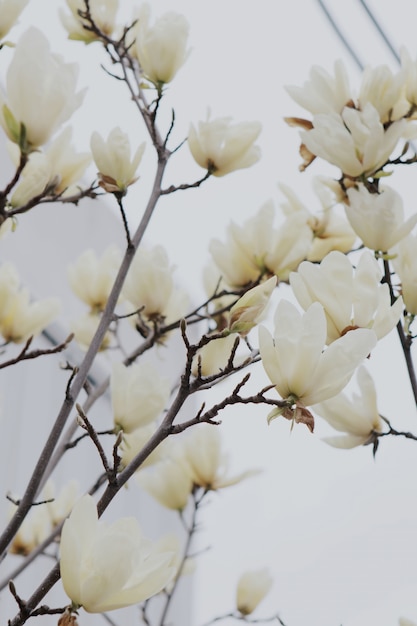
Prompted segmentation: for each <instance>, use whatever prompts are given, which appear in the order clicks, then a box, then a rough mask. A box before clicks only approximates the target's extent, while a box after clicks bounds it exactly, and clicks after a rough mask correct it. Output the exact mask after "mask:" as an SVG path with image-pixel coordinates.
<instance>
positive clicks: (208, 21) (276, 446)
mask: <svg viewBox="0 0 417 626" xmlns="http://www.w3.org/2000/svg"><path fill="white" fill-rule="evenodd" d="M63 4H64V2H62V1H60V0H57V1H56V2H54V3H50V2H45V0H31V3H30V6H29V7H28V8H27V9H26V11H25V13H24V14H23V16H22V19H21V25H20V26H19V27H18V28H17V29H16V31H14V32H13V35H14V33H18V32H20V31H21V30H23V29H24V28H25V27H26V25H27V24H28V23H33V24H36V25H38V26H39V27H40V28H42V29H43V30H44V32H46V33H47V34H48V36H50V39H51V41H52V46H53V48H54V50H62V53H63V54H64V55H65V57H66V58H67V59H68V60H71V59H74V60H77V59H78V60H80V59H82V61H81V65H82V67H81V84H86V85H89V92H88V94H87V96H86V101H85V107H84V108H83V109H82V110H81V111H80V112H79V113H77V114H76V115H75V116H74V118H73V122H74V126H75V125H76V124H77V125H78V126H77V128H78V129H77V130H76V138H77V142H78V143H79V146H80V149H82V148H85V149H87V148H88V144H89V137H90V134H91V132H92V131H93V130H98V131H100V132H102V133H103V134H107V133H108V131H109V130H110V129H111V128H112V127H114V126H117V125H120V126H121V127H122V129H124V130H129V132H131V141H132V144H133V145H135V142H141V141H142V140H143V139H144V131H143V128H142V126H141V123H140V121H139V120H138V119H137V117H136V115H135V112H134V111H133V106H132V105H131V103H129V102H128V99H127V97H124V98H123V95H125V94H123V93H122V92H123V90H122V86H121V85H119V84H115V83H114V82H112V81H111V79H110V78H108V77H105V76H103V78H102V79H100V80H96V78H95V73H94V72H93V67H94V65H93V64H94V63H95V62H96V61H97V59H101V60H103V59H102V57H101V56H100V55H99V54H98V50H97V48H96V46H89V47H88V48H84V47H83V46H82V45H81V44H76V43H73V42H69V43H68V42H66V41H64V42H63V31H62V29H61V27H60V26H59V24H58V23H56V22H55V14H54V11H55V8H57V7H58V6H62V5H63ZM327 4H328V6H329V9H330V10H331V11H332V12H333V14H334V17H335V18H336V19H337V21H338V23H339V25H340V26H341V27H342V29H343V31H344V34H345V35H346V36H347V37H348V38H349V40H350V42H351V44H352V45H353V46H354V47H355V49H356V51H357V53H358V55H359V56H360V57H361V58H362V59H363V60H364V62H365V63H368V62H369V63H371V64H378V63H389V64H391V66H392V67H394V66H395V64H394V63H393V62H392V59H391V57H390V54H389V52H388V51H387V49H386V48H385V47H384V45H383V43H382V42H381V40H380V39H379V38H378V36H377V35H376V34H375V32H374V31H373V30H372V25H371V23H370V22H369V20H368V18H367V17H366V15H365V13H364V11H363V9H362V8H361V6H360V3H359V2H354V1H353V0H350V2H345V3H342V2H340V1H338V0H332V1H330V0H329V1H328V2H327ZM121 5H122V7H123V10H124V11H125V14H126V15H128V16H130V13H131V7H132V6H133V5H134V3H133V2H131V1H130V0H121ZM369 5H370V7H371V8H372V9H373V10H374V11H375V12H376V13H375V14H376V15H377V17H378V18H379V19H380V21H381V23H382V24H383V26H384V27H385V28H386V31H387V33H388V34H389V36H390V37H391V39H392V41H393V43H394V44H396V45H397V46H400V45H402V44H404V45H406V46H407V47H408V49H409V51H410V53H411V54H412V55H413V56H415V55H416V53H417V49H416V44H415V41H416V40H415V23H416V17H417V9H416V7H415V4H414V3H412V2H411V1H407V0H397V1H396V2H395V3H394V2H388V0H380V1H377V0H374V1H373V2H369ZM152 8H153V15H159V14H161V13H162V12H164V11H166V10H168V9H172V10H175V11H178V12H182V13H184V14H185V15H186V16H187V18H188V19H189V21H190V23H191V35H190V45H191V47H192V53H191V55H190V58H189V60H188V62H187V65H186V66H185V67H184V68H183V69H182V70H181V72H180V73H179V75H178V77H177V79H176V80H175V81H174V83H173V85H172V86H171V87H170V89H169V92H168V96H167V98H166V106H167V111H168V113H169V108H170V107H174V108H175V112H176V119H177V121H178V124H177V126H176V132H175V137H176V138H177V140H178V141H180V140H182V139H183V138H184V136H185V135H186V133H187V129H188V125H189V122H190V121H194V122H196V121H198V120H199V119H202V118H203V117H205V114H206V109H207V106H210V107H211V108H212V111H213V116H223V115H232V116H233V117H234V118H235V119H236V121H244V120H252V119H259V120H261V121H262V123H263V133H262V136H261V139H260V144H261V146H262V152H263V159H262V161H261V162H260V163H259V164H258V165H256V166H255V167H253V168H251V169H250V170H244V171H242V172H237V173H234V174H231V175H230V176H227V177H225V178H223V179H216V180H210V181H208V183H207V184H206V185H205V186H204V188H200V189H199V190H191V191H188V192H186V193H177V194H175V196H171V197H169V198H167V199H164V200H163V201H162V202H161V205H160V207H159V208H158V210H157V213H156V214H155V216H154V218H153V220H152V223H151V227H150V229H149V234H148V237H149V240H150V241H152V242H153V243H157V242H158V243H163V245H165V247H166V248H167V249H168V251H169V254H170V257H171V259H172V260H173V262H175V263H176V265H177V267H178V270H177V273H178V277H179V280H180V282H181V283H182V284H183V285H184V286H186V287H187V288H188V289H192V290H193V294H194V297H196V298H198V297H199V296H200V295H201V294H202V289H201V285H200V282H201V270H202V267H203V266H204V265H205V263H206V262H207V260H208V258H209V256H208V252H206V250H207V246H208V242H209V240H210V238H211V237H213V236H216V237H219V238H220V239H224V237H225V234H224V233H225V228H226V226H227V224H228V223H229V221H230V220H231V219H233V220H235V221H237V222H239V221H240V220H244V219H247V218H248V217H250V216H251V215H253V214H254V213H255V212H256V211H257V209H258V208H259V207H260V206H261V204H262V203H263V202H265V201H266V200H267V199H269V198H272V199H273V200H274V202H275V204H276V206H278V204H279V201H280V196H279V192H278V190H277V187H276V185H277V182H279V181H282V182H285V183H286V184H288V185H290V186H292V187H293V188H295V189H296V190H297V192H298V193H299V195H300V196H301V197H302V198H304V199H305V201H306V203H307V204H308V205H309V207H310V208H312V209H313V210H314V209H318V208H319V207H318V204H317V201H316V199H315V197H314V195H313V194H312V191H311V186H310V183H311V179H312V176H313V175H316V174H322V173H324V168H322V167H321V166H319V165H318V164H313V166H312V168H311V173H310V172H306V173H304V174H302V175H301V174H300V173H299V172H298V169H297V168H298V163H299V157H298V138H297V132H296V131H295V130H294V129H289V128H288V127H287V126H286V125H285V123H284V122H283V120H282V118H283V116H284V115H291V114H293V115H297V114H298V115H299V114H300V113H301V110H300V109H299V108H298V107H297V106H296V105H294V104H292V101H291V100H290V98H289V97H288V96H287V94H286V92H285V91H284V89H283V85H285V84H296V85H301V84H302V83H303V82H304V81H305V80H306V79H307V76H308V72H309V69H310V65H311V64H318V65H323V66H324V67H326V69H328V70H331V68H332V66H333V62H334V60H335V59H336V58H339V57H342V58H344V59H345V61H346V64H347V67H348V68H349V71H350V74H351V77H352V84H353V85H358V83H359V78H358V77H359V75H358V73H357V71H356V67H355V66H354V64H353V63H352V61H351V59H350V58H349V57H348V56H347V54H346V52H345V50H344V48H343V47H342V46H341V45H340V42H339V41H338V40H337V38H336V36H335V34H334V33H333V31H332V30H331V29H330V27H329V25H328V23H327V21H326V19H325V18H324V16H323V14H322V13H321V11H320V9H319V6H318V3H317V2H315V1H313V0H294V1H293V2H289V1H287V2H285V3H284V2H282V1H280V0H258V2H256V3H255V2H250V1H248V0H244V1H242V0H211V2H202V1H201V0H193V1H191V0H177V2H175V3H172V2H170V1H169V0H165V1H164V0H154V1H153V2H152ZM55 23H56V26H54V24H55ZM52 26H53V29H52V30H51V27H52ZM2 54H3V53H2ZM81 55H82V56H81ZM97 71H98V70H97ZM119 92H120V97H119ZM152 159H153V155H152V151H151V148H150V146H148V148H147V151H146V155H145V158H144V164H143V170H142V177H141V180H140V181H139V182H138V183H137V185H136V186H135V190H134V192H132V195H131V196H130V195H129V197H128V213H129V218H130V220H131V223H132V224H134V223H135V222H136V221H137V219H138V216H139V215H140V212H141V211H142V209H143V206H144V203H145V202H146V198H147V192H148V190H149V185H150V183H149V177H148V173H149V174H150V173H151V171H152V169H151V168H152ZM93 172H94V170H92V173H93ZM200 176H201V170H200V169H199V168H198V167H197V166H195V165H194V164H193V162H192V160H191V158H190V157H189V155H188V153H187V148H184V149H183V150H182V151H181V153H180V154H179V155H178V157H177V158H176V159H175V161H173V163H172V166H171V168H170V170H169V172H168V176H167V179H166V183H167V185H168V184H170V183H171V182H176V183H183V182H192V181H193V180H195V179H196V178H198V177H200ZM411 176H412V173H411V171H410V172H406V173H405V176H404V175H401V177H400V176H399V175H397V176H395V177H394V179H395V180H393V181H389V182H390V183H391V182H392V183H393V184H394V182H395V181H400V182H401V181H402V179H403V178H404V179H405V178H407V179H408V180H411ZM411 190H413V188H412V187H411V186H409V187H408V189H406V190H405V197H406V198H407V200H408V203H409V204H407V206H408V210H414V206H413V203H414V202H413V199H414V194H412V193H411ZM98 228H99V226H98ZM106 246H107V241H103V246H102V249H104V248H105V247H106ZM391 339H393V340H392V341H391ZM391 346H392V347H391ZM387 354H388V358H387ZM369 367H370V369H371V371H372V372H375V373H376V374H377V376H378V378H377V384H378V388H379V391H380V396H379V397H380V410H381V412H382V413H383V414H385V415H387V416H388V417H389V418H390V419H392V421H393V424H394V425H395V426H397V427H398V428H404V429H410V430H414V431H415V432H417V427H416V422H415V415H414V411H413V408H412V405H411V403H410V394H409V392H408V391H407V390H406V387H405V388H404V390H402V386H401V381H402V379H403V378H404V376H405V374H404V367H403V363H402V361H401V355H400V354H399V351H398V348H397V347H396V345H395V337H394V336H393V337H392V338H388V339H385V340H384V341H383V342H382V343H381V344H380V345H379V346H378V348H377V349H376V350H375V352H374V353H373V355H372V359H371V361H370V363H369ZM399 389H400V390H401V391H400V392H399V391H398V390H399ZM410 406H411V408H410ZM266 413H267V411H265V410H263V409H262V410H256V411H254V410H248V409H237V410H235V411H233V412H230V413H228V414H227V416H226V415H225V416H224V430H225V432H226V434H227V440H228V442H229V444H230V449H231V458H232V465H233V467H234V468H236V469H243V468H246V467H248V466H266V467H267V468H268V469H267V471H266V472H265V474H264V475H263V476H262V477H260V478H255V479H252V480H251V481H250V482H247V483H246V484H245V485H244V486H243V485H242V486H238V487H236V488H233V489H231V490H230V492H228V493H223V494H220V495H219V496H218V497H213V498H212V501H213V504H212V506H211V507H208V508H207V511H206V517H205V523H204V527H205V528H207V534H204V536H203V537H202V541H201V545H202V546H204V545H207V542H208V541H210V543H212V545H213V549H212V550H211V551H210V552H208V553H207V554H205V555H204V556H203V557H202V558H201V567H200V571H199V573H198V574H197V586H196V616H195V620H194V622H193V626H194V625H195V626H198V625H199V624H202V623H203V622H205V621H207V620H208V619H209V618H210V617H212V616H214V615H216V614H218V613H221V612H227V611H229V610H230V609H232V608H233V602H234V588H235V582H236V580H237V578H238V576H239V575H240V573H241V572H242V571H243V570H244V569H250V568H255V567H263V566H268V567H269V568H270V569H271V572H272V573H273V575H274V578H275V586H274V591H273V593H271V594H270V596H269V598H268V599H267V600H266V601H265V602H264V604H263V605H262V607H263V609H262V610H260V611H259V615H260V616H261V614H262V615H268V614H271V613H273V612H275V611H276V610H278V611H279V613H280V615H281V617H282V619H283V620H284V622H285V624H286V625H287V626H306V625H307V624H308V625H309V626H338V625H339V624H343V626H373V625H375V626H396V624H397V621H398V617H399V616H400V615H404V616H408V617H409V618H410V619H413V620H415V621H417V607H416V602H415V598H416V595H417V568H416V562H417V533H416V527H417V507H416V495H417V494H416V491H417V488H416V482H415V475H416V470H417V461H416V445H415V443H414V444H413V442H407V441H402V440H399V439H396V440H395V439H392V440H383V441H382V442H381V446H380V448H381V449H380V451H379V452H378V455H377V458H376V461H375V462H374V461H373V459H372V454H371V450H370V449H369V448H361V449H357V450H352V451H339V450H334V449H332V448H330V447H327V446H326V445H325V444H324V443H322V442H321V441H320V438H319V435H320V432H324V430H325V428H324V427H322V428H320V427H319V428H317V431H318V434H317V435H314V436H312V435H310V434H309V433H308V431H307V429H305V428H303V427H301V426H300V427H297V428H295V429H294V431H293V433H292V434H291V435H290V434H289V424H288V423H287V422H285V421H284V420H282V421H280V420H276V421H274V422H273V424H272V425H271V426H270V427H267V425H266V418H265V415H266ZM212 531H213V535H212V534H211V532H212ZM208 537H210V539H208ZM212 537H214V538H215V539H214V540H213V539H212ZM82 623H83V622H82V620H81V624H82ZM225 623H226V622H225Z"/></svg>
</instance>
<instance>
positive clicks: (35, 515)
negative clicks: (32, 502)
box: [9, 505, 52, 556]
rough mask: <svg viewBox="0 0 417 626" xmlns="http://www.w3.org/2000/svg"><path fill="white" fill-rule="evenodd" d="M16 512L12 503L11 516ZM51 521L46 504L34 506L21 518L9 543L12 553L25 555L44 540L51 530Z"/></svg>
mask: <svg viewBox="0 0 417 626" xmlns="http://www.w3.org/2000/svg"><path fill="white" fill-rule="evenodd" d="M15 512H16V506H15V505H13V506H12V507H11V508H10V510H9V517H10V518H11V517H12V516H13V515H14V514H15ZM51 530H52V529H51V521H50V517H49V515H48V511H47V509H46V506H42V505H39V506H34V507H32V509H31V510H30V511H29V514H28V515H27V516H26V517H25V519H24V520H23V522H22V524H21V526H20V528H19V530H18V531H17V533H16V534H15V535H14V537H13V541H12V543H11V545H10V552H11V553H12V554H19V555H20V556H27V555H28V554H30V553H31V552H32V550H34V549H35V548H36V547H37V546H39V544H41V543H42V541H44V540H45V539H46V538H47V537H48V535H49V534H50V532H51Z"/></svg>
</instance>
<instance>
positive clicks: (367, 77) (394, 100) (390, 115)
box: [358, 65, 409, 124]
mask: <svg viewBox="0 0 417 626" xmlns="http://www.w3.org/2000/svg"><path fill="white" fill-rule="evenodd" d="M403 92H404V79H403V76H402V74H401V72H397V74H393V73H392V71H391V70H390V68H389V67H388V65H380V66H378V67H366V68H365V70H364V72H363V74H362V83H361V87H360V90H359V95H358V102H359V106H360V108H361V109H363V108H364V107H365V106H366V104H367V103H368V102H370V103H371V104H372V105H373V106H374V107H375V109H376V110H377V111H378V113H379V117H380V120H381V122H382V123H383V124H385V123H386V122H391V121H394V120H398V119H400V118H401V117H403V116H404V115H405V114H406V113H407V111H408V109H409V104H408V102H407V100H406V99H405V98H404V95H403Z"/></svg>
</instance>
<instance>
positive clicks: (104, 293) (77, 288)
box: [68, 245, 122, 313]
mask: <svg viewBox="0 0 417 626" xmlns="http://www.w3.org/2000/svg"><path fill="white" fill-rule="evenodd" d="M121 259H122V255H121V252H120V250H119V249H118V248H117V246H115V245H111V246H109V247H108V248H107V250H105V252H104V253H103V254H102V256H101V257H100V258H98V257H97V255H96V253H95V252H94V250H86V251H85V252H83V253H82V254H81V255H80V256H79V257H78V259H77V260H76V261H75V263H73V264H72V265H70V266H69V268H68V279H69V283H70V286H71V289H72V290H73V292H74V293H75V295H76V296H78V298H80V300H82V301H83V302H85V303H86V304H88V306H89V307H90V308H91V312H92V313H97V312H100V311H103V309H104V307H105V306H106V303H107V299H108V297H109V294H110V291H111V289H112V287H113V283H114V280H115V278H116V274H117V272H118V269H119V266H120V263H121Z"/></svg>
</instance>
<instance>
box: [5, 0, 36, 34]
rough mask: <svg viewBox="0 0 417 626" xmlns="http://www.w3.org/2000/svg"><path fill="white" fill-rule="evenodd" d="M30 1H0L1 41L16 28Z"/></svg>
mask: <svg viewBox="0 0 417 626" xmlns="http://www.w3.org/2000/svg"><path fill="white" fill-rule="evenodd" d="M28 2H29V0H0V15H1V21H0V39H3V38H4V37H5V36H6V35H7V33H8V32H9V30H10V29H11V28H12V26H14V24H15V23H16V20H17V19H18V17H19V15H20V14H21V12H22V11H23V9H24V8H25V6H26V5H27V3H28Z"/></svg>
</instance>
